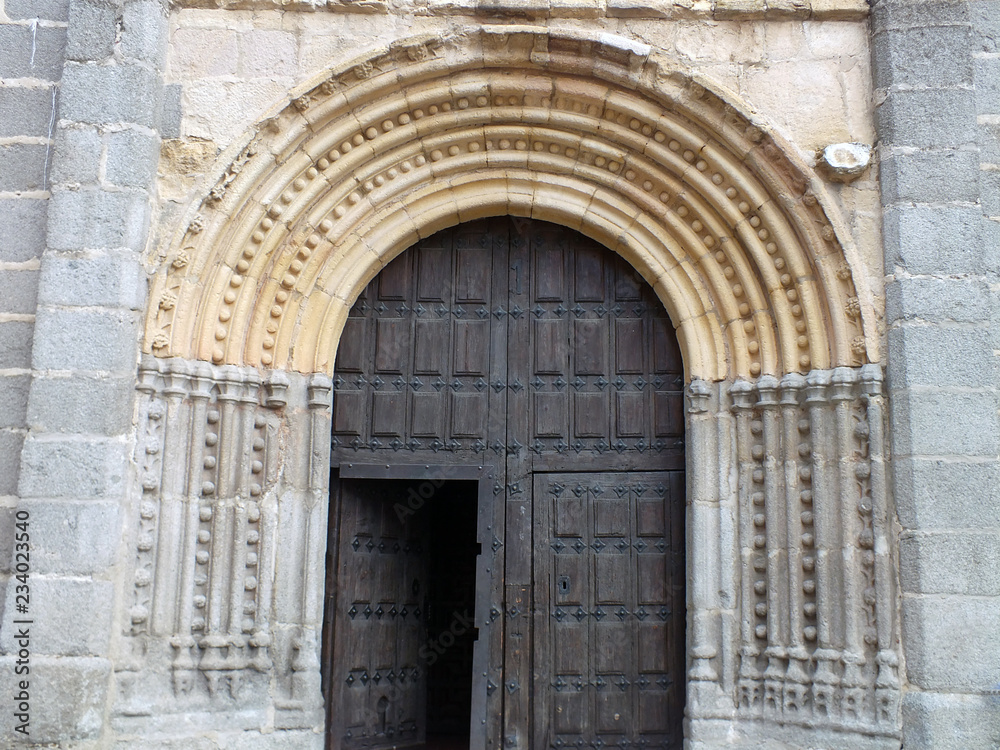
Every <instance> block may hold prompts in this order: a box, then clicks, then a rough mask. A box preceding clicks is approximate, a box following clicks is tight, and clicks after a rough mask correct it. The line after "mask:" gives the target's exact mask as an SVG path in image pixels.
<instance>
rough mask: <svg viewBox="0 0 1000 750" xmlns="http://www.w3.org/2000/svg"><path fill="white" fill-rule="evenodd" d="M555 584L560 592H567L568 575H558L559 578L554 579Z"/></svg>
mask: <svg viewBox="0 0 1000 750" xmlns="http://www.w3.org/2000/svg"><path fill="white" fill-rule="evenodd" d="M556 586H557V588H558V589H559V593H560V594H568V593H569V576H559V579H558V580H557V581H556Z"/></svg>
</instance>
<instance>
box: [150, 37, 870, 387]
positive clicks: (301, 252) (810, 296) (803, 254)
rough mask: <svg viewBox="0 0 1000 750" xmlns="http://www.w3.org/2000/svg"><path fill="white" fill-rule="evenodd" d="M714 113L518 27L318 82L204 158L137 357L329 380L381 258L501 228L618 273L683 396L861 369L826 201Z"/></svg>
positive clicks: (415, 45)
mask: <svg viewBox="0 0 1000 750" xmlns="http://www.w3.org/2000/svg"><path fill="white" fill-rule="evenodd" d="M731 99H732V97H723V96H721V95H719V94H717V93H714V92H712V91H710V90H708V89H706V87H705V86H703V85H702V84H700V83H698V82H696V81H694V80H692V78H691V77H690V76H689V75H686V74H685V73H684V72H683V71H680V70H677V69H676V68H675V67H673V66H672V64H671V63H669V62H668V61H667V60H666V59H665V58H663V57H661V56H658V55H656V54H651V53H650V50H649V49H648V48H646V47H645V46H643V45H638V44H635V43H632V42H629V41H627V40H624V39H621V38H617V37H610V36H607V35H603V36H601V37H600V38H599V39H595V38H590V37H586V36H583V35H580V34H575V33H568V32H565V33H564V32H556V31H550V30H545V29H537V28H528V27H510V26H505V27H477V28H475V29H473V30H469V31H468V32H466V33H463V34H460V35H458V36H455V37H451V38H426V37H425V38H419V39H410V40H405V41H401V42H399V43H396V44H393V45H392V46H390V47H388V48H383V49H380V50H378V51H377V52H375V53H373V54H371V55H370V56H368V57H366V58H364V59H361V60H355V61H354V62H352V63H350V64H348V65H344V66H340V67H338V68H335V69H332V70H329V71H326V72H324V74H322V75H321V76H319V77H318V78H317V79H315V80H314V82H313V83H312V84H311V85H308V86H305V87H303V88H302V89H300V90H299V91H298V92H297V93H296V94H294V95H293V96H292V97H291V98H290V101H289V102H287V103H286V104H285V105H284V106H283V108H281V109H280V111H278V112H277V113H276V114H275V115H274V116H273V117H271V118H270V119H268V120H266V121H265V122H264V123H263V124H262V125H261V126H260V128H259V129H258V130H257V131H256V133H255V134H253V135H252V136H251V137H248V139H247V140H245V141H244V142H243V144H242V148H241V150H239V152H238V153H233V152H235V151H236V148H235V147H234V148H233V149H231V151H230V152H228V153H227V154H224V166H223V167H221V168H220V173H219V174H217V181H216V182H215V184H214V187H212V188H211V190H210V192H209V193H208V195H207V196H206V197H205V199H204V200H203V201H202V202H201V203H200V205H198V206H193V207H192V209H191V211H190V212H189V218H188V221H187V222H185V226H184V228H183V229H182V230H180V231H179V233H178V235H177V236H176V238H175V239H174V240H173V241H172V243H171V248H170V250H169V252H168V257H167V263H166V267H165V268H164V269H163V271H162V272H161V273H160V274H159V275H158V276H157V278H156V280H155V284H154V289H153V295H152V297H151V311H150V315H149V317H148V319H147V327H146V339H145V350H146V351H151V352H153V353H154V354H156V355H158V356H166V357H184V358H189V359H202V360H207V361H210V362H214V363H217V364H237V365H251V366H262V367H267V368H278V369H289V370H294V371H299V372H323V373H330V372H331V371H332V369H333V364H334V358H335V354H336V346H337V341H338V339H339V334H340V330H341V328H342V326H343V322H344V319H345V317H346V315H347V312H348V310H349V308H350V306H351V304H352V302H353V300H354V299H355V298H356V296H357V295H358V294H359V293H360V291H361V290H362V289H363V288H364V287H365V285H366V284H367V283H368V282H369V281H370V280H371V278H373V277H374V275H375V274H376V273H378V271H379V270H380V269H381V268H382V267H384V265H385V264H386V263H387V262H388V261H389V260H391V259H392V258H393V257H394V256H395V255H396V254H398V253H399V252H401V251H402V250H404V249H405V248H406V247H408V246H409V245H411V244H413V243H414V242H415V241H416V240H417V239H418V238H420V237H425V236H427V235H429V234H432V233H433V232H436V231H438V230H440V229H442V228H445V227H448V226H451V225H454V224H457V223H459V222H463V221H468V220H471V219H476V218H480V217H484V216H490V215H497V214H511V215H514V216H526V217H533V218H538V219H544V220H547V221H553V222H556V223H559V224H564V225H566V226H569V227H572V228H574V229H578V230H579V231H581V232H583V233H584V234H586V235H588V236H590V237H592V238H594V239H595V240H597V241H599V242H601V243H603V244H605V245H606V246H608V247H609V248H611V249H613V250H615V251H616V252H618V253H620V254H621V255H623V256H624V257H625V258H626V259H628V260H629V262H631V263H632V264H633V265H634V266H635V267H636V268H637V269H638V270H639V271H640V272H641V273H642V275H643V276H644V277H645V278H646V279H647V281H649V283H650V284H651V285H653V287H654V288H655V290H656V292H657V294H658V295H659V296H660V298H661V299H662V300H663V302H664V304H665V305H666V307H667V310H668V312H669V314H670V316H671V318H672V319H673V321H674V325H675V326H676V327H677V329H678V335H679V339H680V342H681V347H682V350H683V355H684V360H685V366H686V370H687V377H688V378H689V379H691V378H702V379H706V380H724V379H732V378H735V377H757V376H759V375H762V374H771V375H778V376H780V375H782V374H785V373H788V372H805V371H809V370H814V369H826V368H831V367H836V366H843V365H847V366H851V365H858V364H863V363H864V362H866V361H869V359H872V360H876V361H877V356H876V350H875V348H876V343H875V340H874V337H873V335H872V332H873V330H874V325H873V320H874V317H873V312H872V307H871V304H870V299H869V296H868V295H867V294H866V293H865V292H864V290H861V294H860V298H861V301H859V292H858V291H857V290H856V288H855V281H854V279H853V278H852V273H851V268H850V265H849V264H848V262H847V256H846V255H845V248H844V246H843V244H842V243H841V241H840V239H838V232H837V231H836V230H835V227H834V225H833V224H832V223H831V221H832V220H831V216H830V214H828V213H827V211H826V210H825V209H824V205H823V204H824V202H825V201H824V200H822V186H821V185H820V183H819V181H818V179H817V178H816V177H815V176H814V175H812V173H811V172H810V171H809V170H808V168H806V167H805V166H804V165H802V164H798V163H796V162H795V161H794V160H793V157H791V156H789V153H790V149H788V148H784V147H783V146H782V144H780V142H779V141H778V140H777V139H776V137H775V136H773V135H772V134H770V133H768V132H767V131H766V130H765V129H764V128H763V127H762V125H761V124H760V123H757V122H755V121H753V120H752V119H751V118H750V117H749V116H748V115H747V114H745V113H744V111H742V110H741V109H740V108H738V107H737V106H736V105H735V104H733V103H732V101H731ZM862 319H864V320H865V321H866V322H867V326H866V327H867V336H866V331H865V329H864V328H863V326H862Z"/></svg>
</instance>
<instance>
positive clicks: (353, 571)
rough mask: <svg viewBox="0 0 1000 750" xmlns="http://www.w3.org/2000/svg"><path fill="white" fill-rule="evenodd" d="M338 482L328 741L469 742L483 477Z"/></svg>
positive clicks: (334, 749) (435, 749)
mask: <svg viewBox="0 0 1000 750" xmlns="http://www.w3.org/2000/svg"><path fill="white" fill-rule="evenodd" d="M332 490H333V499H334V504H333V506H332V507H331V517H330V529H329V535H330V540H329V542H330V543H329V549H330V550H331V551H333V550H335V553H334V554H335V560H328V569H327V607H326V609H327V613H326V624H325V635H324V652H325V654H326V655H325V657H324V663H325V664H329V665H330V666H331V669H330V670H329V671H328V673H327V678H326V686H325V687H326V690H327V691H328V706H329V716H328V723H327V727H328V730H327V731H328V735H327V748H328V749H329V750H339V749H340V748H373V749H376V750H377V749H380V748H404V747H412V748H424V749H425V750H452V749H453V748H463V749H465V748H468V747H469V743H470V740H469V738H470V726H471V721H472V694H473V688H472V685H473V651H474V648H475V642H476V638H477V635H478V633H477V631H476V628H475V599H476V567H477V565H476V558H477V556H478V555H479V553H480V546H479V544H478V543H477V528H476V525H477V516H478V500H479V498H478V492H479V489H478V484H477V482H475V481H443V480H439V479H435V480H430V479H424V480H410V479H406V480H399V479H355V478H350V479H339V478H337V477H336V476H335V477H334V479H333V483H332ZM331 562H332V563H333V564H332V565H331V564H330V563H331ZM331 657H332V658H331Z"/></svg>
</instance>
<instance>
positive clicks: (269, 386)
mask: <svg viewBox="0 0 1000 750" xmlns="http://www.w3.org/2000/svg"><path fill="white" fill-rule="evenodd" d="M288 382H289V381H288V375H286V374H285V373H284V372H282V371H281V370H274V371H272V372H270V373H269V374H268V376H267V378H266V379H265V380H264V392H265V393H266V394H267V395H266V396H265V397H264V404H265V405H266V406H267V408H268V409H283V408H284V407H285V406H287V405H288Z"/></svg>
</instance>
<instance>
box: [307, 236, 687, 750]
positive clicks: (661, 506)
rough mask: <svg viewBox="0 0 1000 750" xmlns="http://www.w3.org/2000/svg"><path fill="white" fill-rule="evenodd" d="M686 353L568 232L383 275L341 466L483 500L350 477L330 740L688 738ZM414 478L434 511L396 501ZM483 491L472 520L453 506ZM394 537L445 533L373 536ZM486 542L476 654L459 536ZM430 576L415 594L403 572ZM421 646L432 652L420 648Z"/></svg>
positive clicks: (338, 401) (642, 287)
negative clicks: (393, 613)
mask: <svg viewBox="0 0 1000 750" xmlns="http://www.w3.org/2000/svg"><path fill="white" fill-rule="evenodd" d="M682 370H683V368H682V362H681V358H680V352H679V349H678V345H677V338H676V336H675V335H674V330H673V326H672V323H671V321H670V319H669V318H668V316H667V314H666V311H665V310H664V308H663V305H662V304H661V303H660V301H659V300H658V299H657V297H656V295H655V293H654V292H653V289H651V288H650V286H649V285H648V284H647V283H646V281H645V280H644V279H643V278H642V276H640V275H639V274H638V273H636V271H635V269H634V268H632V267H631V266H630V265H629V264H628V263H627V262H626V261H625V260H624V259H623V258H621V257H619V256H617V255H615V254H614V253H612V252H611V251H610V250H608V249H607V248H604V247H602V246H600V245H599V244H597V243H595V242H593V241H592V240H589V239H587V238H586V237H583V236H582V235H580V234H578V233H576V232H572V231H570V230H568V229H565V228H564V227H559V226H556V225H553V224H546V223H544V222H538V221H530V220H525V219H519V218H512V217H498V218H494V219H488V220H482V221H476V222H470V223H468V224H462V225H460V226H458V227H455V228H453V229H449V230H446V231H443V232H439V233H438V234H435V235H433V236H431V237H427V238H425V239H423V240H421V241H420V242H419V243H417V244H416V245H415V246H414V247H413V248H411V249H410V250H408V251H407V252H405V253H403V254H401V255H400V256H399V257H397V258H396V259H395V260H393V261H392V262H391V263H389V264H388V265H386V267H385V268H384V269H383V270H382V271H381V272H380V273H379V274H378V276H377V277H376V278H375V279H373V280H372V282H371V283H370V284H369V286H368V287H367V288H366V289H365V290H364V292H362V294H361V295H360V296H359V297H358V299H357V300H356V302H355V303H354V305H353V307H352V309H351V312H350V316H349V318H348V320H347V321H346V323H345V326H344V330H343V335H342V336H341V338H340V343H339V346H338V350H337V364H336V369H335V372H334V378H333V385H334V397H333V425H332V427H333V435H332V439H331V443H332V445H331V448H332V451H331V463H332V465H333V466H334V467H339V469H340V472H341V474H340V475H341V476H343V477H376V476H378V477H393V476H394V477H404V476H418V477H421V476H427V475H429V476H435V475H437V476H448V477H453V478H455V479H473V478H475V479H476V480H477V484H476V485H475V486H476V487H477V488H478V489H477V501H476V502H475V503H473V502H471V500H470V502H468V503H466V502H465V500H464V499H463V498H464V492H465V491H464V490H461V491H460V489H459V486H458V485H454V487H452V486H442V487H441V488H439V489H440V490H441V491H440V492H437V493H435V495H434V499H433V500H431V499H430V498H428V499H427V500H426V501H425V500H423V499H421V498H420V497H419V494H420V491H421V488H420V486H419V485H414V484H413V483H412V482H411V483H407V482H398V483H397V484H396V485H395V486H393V485H390V484H387V483H386V482H385V481H382V482H381V483H380V482H369V483H367V484H365V483H361V482H356V481H354V480H352V481H351V482H345V483H343V484H342V485H337V486H338V487H340V489H338V490H336V491H337V492H339V493H340V500H339V502H338V500H337V499H336V498H335V499H334V504H333V505H332V506H331V507H332V508H340V510H339V511H338V512H339V513H340V516H339V517H337V516H336V514H334V516H332V517H331V524H334V526H332V528H337V529H339V537H338V539H339V541H338V542H337V544H339V545H340V548H339V549H340V553H339V558H338V559H339V560H340V563H339V565H340V567H339V568H338V570H339V575H340V577H341V578H340V580H341V583H340V584H339V593H338V597H339V599H338V601H337V602H336V603H335V611H336V613H337V614H336V615H335V618H336V632H335V635H334V637H333V640H332V643H333V647H332V649H333V650H332V651H331V650H328V651H327V663H329V659H330V658H331V656H330V655H331V654H332V659H333V665H332V666H330V667H328V668H329V669H330V671H331V673H332V674H333V675H334V676H333V677H332V683H331V685H332V690H331V693H330V696H331V697H330V704H331V708H330V711H331V714H330V726H331V732H332V734H331V742H333V741H334V740H336V741H337V742H340V743H341V744H339V745H337V744H331V747H333V748H337V747H356V746H357V747H385V746H387V745H386V744H381V745H380V744H378V743H379V742H383V743H388V742H389V734H388V733H389V731H392V732H395V735H394V741H395V744H396V746H399V747H402V746H410V745H412V744H415V743H418V742H423V741H426V740H427V739H428V738H434V741H435V742H437V743H442V742H444V741H445V738H447V737H451V738H453V739H454V738H456V737H457V739H456V742H455V743H453V745H452V746H458V747H462V748H463V750H464V749H465V748H470V749H471V748H474V749H475V750H500V748H504V747H518V748H539V749H543V748H549V747H584V746H587V747H608V748H611V747H618V748H624V747H638V746H643V747H646V748H648V749H649V750H654V749H656V750H676V748H679V747H680V746H681V744H682V740H683V735H682V717H683V708H684V693H685V684H684V627H685V625H684V624H685V610H684V601H685V594H684V581H685V575H684V520H683V519H684V474H683V466H684V409H683V394H682V388H683V373H682ZM335 484H336V483H335ZM424 490H425V491H427V490H428V488H427V487H424ZM390 491H391V497H390V499H385V498H384V497H383V499H381V500H380V499H378V497H377V495H378V493H383V495H384V494H385V493H386V492H390ZM413 492H416V493H417V497H416V499H415V500H414V504H416V505H419V506H420V508H419V511H414V512H413V513H412V515H411V514H410V513H409V512H406V513H404V516H405V518H406V520H405V522H403V521H401V520H400V518H399V515H398V514H397V513H395V512H394V510H393V509H394V503H397V502H398V500H394V499H392V498H398V497H400V496H402V497H404V498H405V497H406V496H407V495H408V494H410V493H413ZM452 492H454V493H456V499H454V500H449V499H447V498H448V497H449V496H450V493H452ZM469 492H470V493H471V492H472V490H471V489H470V490H469ZM356 495H357V496H361V495H364V496H365V497H366V498H367V499H365V500H364V501H363V502H362V501H360V500H356V499H353V498H354V497H355V496H356ZM411 496H412V495H411ZM459 496H462V497H459ZM473 507H476V508H478V516H477V517H476V523H475V524H473V522H472V518H471V516H469V517H468V518H466V517H465V516H462V515H461V514H460V513H458V512H457V511H458V509H461V510H463V511H467V512H469V513H471V512H472V510H471V509H472V508H473ZM359 509H367V510H359ZM379 509H381V510H379ZM378 514H381V515H378ZM376 516H377V518H376ZM336 524H339V525H336ZM473 526H475V530H476V531H478V535H474V534H473ZM383 539H384V540H386V541H384V542H383ZM397 539H399V540H402V541H400V544H401V545H402V548H403V549H404V550H405V549H406V548H407V545H409V549H411V550H412V549H414V548H415V545H417V544H420V545H424V548H426V549H427V550H429V551H426V552H424V553H422V554H415V553H408V554H404V555H402V556H401V557H400V558H399V559H398V560H397V561H396V562H391V557H392V556H391V555H389V554H388V553H387V552H382V553H381V554H376V552H378V551H380V550H381V549H382V547H380V545H383V544H384V545H385V546H386V549H392V548H393V545H395V544H396V543H397V542H396V541H395V540H397ZM474 539H475V541H478V542H479V543H481V544H482V551H481V557H480V558H479V561H478V566H477V569H476V575H478V580H477V581H476V582H475V583H476V585H475V592H476V597H475V598H476V607H475V612H476V618H477V622H478V624H479V627H480V632H479V634H478V640H475V641H474V646H473V647H472V652H471V655H470V651H469V647H470V644H472V643H473V641H471V636H470V635H469V634H468V633H462V636H461V638H460V637H459V636H458V635H456V634H454V633H452V632H451V628H452V627H453V626H456V629H461V628H462V626H463V625H464V623H463V622H459V621H458V620H459V618H460V617H461V616H462V614H463V611H464V602H466V601H468V602H470V603H471V598H469V597H470V595H469V594H466V593H464V592H467V591H471V590H472V588H471V586H470V585H469V584H465V583H462V582H463V581H465V580H466V578H468V580H470V581H471V579H472V577H473V573H472V570H471V568H468V567H466V562H467V561H471V560H473V559H475V558H474V553H471V552H468V551H467V550H464V547H463V545H465V544H467V543H468V544H471V543H474V542H473V541H472V540H474ZM463 540H464V541H463ZM369 545H370V546H371V548H372V549H373V550H375V551H376V552H368V551H366V550H368V547H369ZM332 546H334V542H333V540H332V537H331V547H332ZM358 550H361V551H358ZM452 556H454V557H452ZM352 559H354V560H358V561H361V562H363V564H364V565H368V566H374V567H370V568H365V570H369V569H370V570H371V572H370V573H366V574H365V575H366V576H369V577H373V576H383V577H384V578H385V580H384V581H383V582H381V583H379V584H378V585H379V586H380V587H381V589H380V590H385V591H388V592H391V595H390V594H389V593H387V594H381V593H379V594H375V593H372V592H373V591H374V589H375V586H374V584H373V583H372V582H371V581H369V580H367V579H366V578H362V577H361V576H360V574H359V573H357V572H351V571H350V570H349V569H348V568H345V567H344V566H345V565H346V564H347V563H345V561H349V560H352ZM373 561H374V562H373ZM390 564H391V565H395V566H397V567H396V568H393V569H392V570H391V571H390V570H389V568H388V567H385V566H389V565H390ZM380 566H381V567H380ZM357 570H360V568H358V569H357ZM400 576H402V579H401V578H400ZM414 577H419V580H420V582H421V588H420V591H421V593H420V595H419V596H416V595H414V593H413V591H412V590H411V589H409V588H407V589H405V590H404V589H402V588H399V586H401V585H402V584H398V583H394V581H399V580H403V579H405V580H410V579H411V578H414ZM438 583H443V584H444V585H445V586H447V587H448V588H446V589H445V590H439V589H438V588H437V584H438ZM411 588H412V586H411ZM397 589H398V590H397ZM379 597H384V598H385V601H386V602H387V604H385V605H383V606H382V607H381V609H382V611H383V612H384V611H386V609H387V608H388V607H390V606H392V605H391V604H390V603H388V602H389V601H390V599H391V600H392V601H398V602H402V603H401V604H397V612H399V611H401V609H400V608H401V607H402V606H404V604H405V606H406V609H407V613H408V615H407V616H408V617H410V616H411V615H410V613H412V611H413V608H414V607H415V606H418V605H419V606H420V608H421V612H422V614H421V619H420V621H419V628H417V629H416V630H413V629H412V628H414V627H416V625H415V624H414V623H413V621H412V620H410V619H405V618H404V619H402V620H397V621H396V622H397V625H396V626H395V627H396V630H392V629H391V628H390V629H387V628H386V626H385V625H384V624H383V625H377V624H374V623H375V622H376V620H377V618H378V616H379V615H378V612H379V602H378V601H376V599H379ZM460 605H461V606H460ZM327 607H328V609H330V608H331V603H329V602H328V604H327ZM369 612H372V613H373V614H371V615H369ZM371 618H375V619H371ZM380 622H382V623H384V622H385V620H384V619H383V620H381V621H380ZM379 633H382V634H383V635H381V636H380V635H378V634H379ZM390 636H391V637H390ZM453 638H454V645H453V646H452V647H449V648H448V649H447V650H441V645H442V642H441V639H443V640H444V641H447V642H451V641H452V639H453ZM380 639H381V640H380ZM345 643H346V644H348V645H346V646H345V645H344V644H345ZM356 643H361V644H364V646H363V648H358V647H354V646H353V645H351V644H356ZM414 643H416V644H418V646H417V648H418V651H419V649H420V648H423V649H425V651H424V657H425V658H424V661H416V662H414V661H413V660H414V659H417V656H418V654H414V655H413V656H410V655H408V654H407V653H406V649H412V648H413V644H414ZM435 643H436V645H437V648H436V649H435V648H434V646H435ZM376 645H377V648H376ZM364 649H368V650H367V651H365V650H364ZM378 649H385V651H379V650H378ZM392 649H396V652H395V653H396V654H397V655H396V656H393V657H391V658H390V657H389V656H386V654H391V653H393V652H392ZM428 649H433V650H432V651H428ZM439 650H441V653H437V651H439ZM431 655H433V657H434V658H433V663H429V662H430V661H431V659H430V658H429V657H430V656H431ZM470 656H471V658H472V659H473V661H474V662H475V667H474V668H473V669H470V665H469V659H470ZM393 659H395V661H394V660H393ZM345 660H346V661H345ZM348 663H350V664H353V665H354V666H350V667H349V666H348ZM414 664H417V665H419V670H418V672H419V674H418V675H417V676H415V675H414V673H413V669H414V666H413V665H414ZM400 670H402V676H403V679H402V680H400ZM387 673H388V674H389V677H390V678H391V679H395V680H396V681H397V683H396V685H397V690H398V691H400V692H401V694H402V697H401V698H400V700H399V701H398V703H397V704H392V703H391V701H390V702H389V703H388V704H385V705H383V706H382V708H381V709H380V708H379V707H378V700H379V699H380V697H381V695H382V693H380V692H379V691H380V690H382V688H381V687H378V688H373V687H371V683H372V682H375V681H382V680H385V679H386V675H387ZM470 674H471V676H472V682H471V691H472V693H471V700H470V697H469V695H468V693H467V692H466V690H467V689H468V687H467V686H468V685H469V683H468V682H467V681H465V680H466V679H467V677H468V675H470ZM458 675H461V677H462V681H461V682H459V678H458ZM338 681H339V682H338ZM379 684H382V683H381V682H379ZM414 685H416V686H418V687H417V688H414V692H412V694H411V693H410V692H406V691H409V690H410V689H411V686H414ZM470 703H471V707H472V709H471V718H472V721H471V725H472V726H471V733H470V735H464V734H463V735H455V734H452V732H458V731H460V730H461V731H462V732H465V731H467V728H468V727H469V720H468V714H467V713H466V712H467V711H468V708H467V707H468V706H469V705H470ZM459 708H460V709H461V710H459ZM365 711H367V714H368V715H369V716H373V717H375V718H374V719H371V721H373V722H375V724H374V726H375V729H365V726H366V725H365V724H364V721H365V719H364V716H365ZM352 712H353V713H352ZM394 712H395V713H394ZM383 715H384V716H386V717H390V718H391V719H392V721H390V720H389V718H386V720H385V727H386V728H385V729H384V730H383V729H382V728H381V727H382V724H381V723H380V722H382V719H381V717H382V716H383ZM393 722H395V724H393ZM363 732H367V733H366V734H364V738H365V739H364V740H363V741H361V740H359V739H358V736H359V733H363ZM380 732H384V734H379V733H380ZM366 743H367V744H366Z"/></svg>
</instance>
